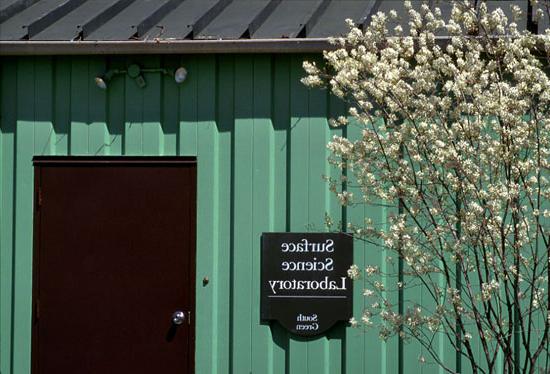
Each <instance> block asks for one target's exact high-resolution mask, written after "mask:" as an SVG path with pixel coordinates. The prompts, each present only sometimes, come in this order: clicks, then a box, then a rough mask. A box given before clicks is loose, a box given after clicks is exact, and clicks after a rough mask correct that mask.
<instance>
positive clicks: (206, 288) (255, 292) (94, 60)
mask: <svg viewBox="0 0 550 374" xmlns="http://www.w3.org/2000/svg"><path fill="white" fill-rule="evenodd" d="M305 58H309V59H310V58H318V56H317V57H315V56H297V55H247V56H244V55H243V56H241V55H218V56H214V55H201V56H185V57H180V56H152V57H151V56H150V57H143V56H129V57H113V56H107V57H103V56H91V57H40V58H38V57H37V58H30V57H28V58H4V59H2V61H1V62H0V64H1V77H0V83H1V92H0V95H1V103H0V104H1V106H0V108H1V111H2V113H1V117H0V118H1V122H0V209H1V211H0V281H1V283H0V371H1V373H2V374H28V373H29V371H30V333H31V330H30V317H31V284H32V283H31V282H32V218H33V211H32V209H33V175H32V164H31V159H32V156H34V155H40V154H56V155H66V154H72V155H95V154H97V155H159V156H161V155H192V156H197V160H198V182H197V183H198V201H197V208H198V210H197V278H196V281H195V287H196V311H195V316H194V322H195V325H196V332H197V334H196V352H195V360H196V372H197V373H201V374H202V373H220V374H225V373H235V374H240V373H258V374H263V373H271V374H281V373H287V374H307V373H309V374H317V373H326V374H329V373H330V374H332V373H335V374H338V373H348V374H355V373H357V374H359V373H398V363H399V360H398V358H399V354H400V353H399V351H398V349H399V348H398V347H399V346H398V342H397V340H392V341H389V342H388V343H385V344H384V343H381V342H380V341H379V339H378V337H377V334H376V332H375V331H367V332H363V331H362V330H358V329H351V328H349V327H347V325H346V324H345V323H341V324H340V325H338V326H336V327H335V328H334V329H332V330H331V331H330V332H329V333H328V334H327V335H326V336H322V337H319V338H315V339H302V338H297V337H294V336H291V335H290V334H288V333H287V332H286V331H285V330H284V329H282V328H281V327H280V326H279V325H278V324H276V323H273V324H267V323H264V322H262V321H260V318H259V292H260V287H259V286H260V285H259V279H260V273H259V269H260V235H261V233H262V232H265V231H311V230H320V231H324V230H326V228H325V226H324V217H325V213H329V214H330V215H332V216H333V218H334V221H335V223H336V222H338V221H340V220H343V221H344V222H345V221H346V220H354V221H356V222H357V221H359V220H361V219H362V218H363V217H365V216H369V217H371V218H372V219H373V220H374V221H375V222H378V223H379V224H383V223H384V221H385V217H386V215H387V213H388V212H389V210H390V209H389V208H385V207H380V206H367V207H356V208H352V209H342V208H341V207H340V206H339V204H338V203H337V201H336V199H335V198H334V196H332V194H331V193H329V191H328V188H327V185H326V184H325V183H324V182H323V180H322V176H323V175H331V176H333V177H337V176H338V173H339V172H338V171H337V170H335V169H332V168H331V167H330V166H329V165H328V164H327V162H326V158H327V156H328V151H327V149H326V143H327V142H328V141H329V139H330V138H331V137H332V136H333V135H335V134H344V135H347V136H350V137H357V136H360V130H359V128H358V127H352V126H350V128H349V129H347V130H342V129H331V128H329V127H328V125H327V117H328V116H330V115H338V114H341V113H343V112H344V111H345V106H344V105H343V104H342V103H341V102H339V101H337V100H335V99H334V98H331V97H329V96H328V95H327V93H326V91H319V90H315V91H310V90H308V89H307V88H305V87H304V86H303V85H302V84H301V83H300V82H299V79H300V78H301V77H302V76H303V75H304V72H303V70H302V68H301V62H302V60H303V59H305ZM130 63H139V64H141V65H142V66H144V67H150V68H156V67H166V68H175V67H178V66H180V65H182V66H185V67H186V69H187V70H188V77H187V79H186V81H185V82H184V83H182V84H180V85H177V84H176V83H175V82H174V81H173V78H172V77H170V76H166V75H162V74H161V73H158V72H153V73H145V75H144V77H145V79H146V81H147V86H146V87H145V88H140V87H138V86H137V85H136V82H135V81H134V80H133V79H131V78H129V77H128V76H126V75H125V74H120V75H117V76H115V77H114V78H113V79H112V80H111V81H109V82H108V89H107V90H100V89H99V88H98V87H96V85H95V84H94V77H95V76H97V75H100V74H102V73H103V72H104V71H105V70H106V69H109V68H114V69H124V68H125V67H126V66H127V65H128V64H130ZM354 258H355V261H356V262H357V263H358V264H359V265H360V266H363V265H364V264H365V263H370V264H378V265H379V266H382V267H384V266H387V261H386V257H385V254H384V253H383V252H380V251H379V250H377V249H376V248H375V247H374V246H372V245H367V244H365V243H361V242H356V243H355V253H354ZM204 278H208V282H207V283H203V279H204ZM388 282H390V281H389V280H388ZM388 284H389V283H388ZM362 291H363V287H362V286H361V285H360V284H359V283H357V284H356V285H355V291H354V294H355V304H354V311H355V315H356V316H357V315H360V313H361V311H362V309H363V307H364V305H365V304H364V303H365V302H366V301H365V300H364V298H363V296H362ZM418 297H420V296H418ZM395 302H396V303H397V300H395ZM396 305H397V304H396ZM443 348H444V347H443ZM451 353H452V352H451ZM405 354H406V355H409V351H407V350H405ZM417 356H418V354H417V352H414V351H412V353H411V354H410V360H411V361H412V360H414V359H416V360H417ZM405 357H408V356H405ZM415 365H416V364H415ZM415 365H412V363H411V366H410V368H414V370H416V369H417V368H419V367H418V366H415ZM420 370H424V372H426V373H428V372H429V373H433V372H435V371H433V370H425V369H422V368H420ZM405 371H406V372H410V371H407V370H405ZM419 372H420V371H419Z"/></svg>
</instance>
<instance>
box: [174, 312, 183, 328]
mask: <svg viewBox="0 0 550 374" xmlns="http://www.w3.org/2000/svg"><path fill="white" fill-rule="evenodd" d="M184 321H185V312H183V311H181V310H176V311H175V312H174V313H172V323H173V324H174V325H178V326H179V325H181V324H183V322H184Z"/></svg>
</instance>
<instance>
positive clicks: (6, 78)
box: [0, 59, 18, 373]
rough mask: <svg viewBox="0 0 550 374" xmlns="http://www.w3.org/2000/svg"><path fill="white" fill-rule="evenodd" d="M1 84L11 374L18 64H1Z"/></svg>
mask: <svg viewBox="0 0 550 374" xmlns="http://www.w3.org/2000/svg"><path fill="white" fill-rule="evenodd" d="M1 74H2V77H1V78H2V79H1V80H0V84H1V91H0V95H1V98H0V100H2V101H1V106H0V110H1V111H2V113H1V114H2V115H1V116H0V372H2V373H10V372H11V371H12V370H11V367H12V365H11V362H12V354H11V353H12V348H13V345H12V338H13V319H12V318H13V307H12V306H13V290H14V289H13V286H14V284H13V259H14V258H13V248H14V236H13V233H14V228H13V225H14V220H13V217H14V211H15V209H14V208H15V207H14V201H15V199H14V194H15V183H14V173H15V159H14V157H15V152H14V149H15V133H16V131H15V126H16V121H17V118H18V115H17V112H16V111H17V61H16V60H15V59H9V60H7V59H4V60H3V61H2V62H1Z"/></svg>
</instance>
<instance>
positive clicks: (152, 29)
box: [0, 0, 528, 54]
mask: <svg viewBox="0 0 550 374" xmlns="http://www.w3.org/2000/svg"><path fill="white" fill-rule="evenodd" d="M421 3H422V1H421V0H416V1H413V6H415V7H419V6H420V4H421ZM428 3H429V4H430V5H431V6H432V7H434V6H439V7H441V8H442V11H443V12H444V14H445V13H447V14H448V13H449V12H450V6H449V1H448V0H430V1H429V2H428ZM513 3H515V4H518V5H520V7H521V8H522V9H523V10H524V11H527V3H528V0H508V1H506V0H505V1H488V4H489V8H495V7H497V6H500V7H502V9H503V10H504V11H505V12H506V13H509V12H510V5H511V4H513ZM390 9H395V10H397V12H398V13H400V14H402V15H404V9H403V1H401V0H0V54H10V53H9V52H10V51H12V52H13V54H17V53H16V52H17V51H20V52H21V53H37V51H39V50H40V51H42V50H43V51H47V48H48V47H47V46H51V47H52V48H53V47H54V46H60V45H64V44H63V43H65V44H68V45H67V46H64V47H63V48H64V49H65V51H66V52H67V51H68V53H71V51H70V48H73V49H74V53H79V52H78V51H81V53H95V50H94V48H95V49H96V50H97V51H99V53H102V51H103V50H102V49H101V48H98V46H101V45H112V44H111V43H112V42H117V43H119V44H122V43H124V42H127V43H131V45H133V46H139V48H138V49H140V48H141V49H143V48H145V46H146V45H148V43H149V45H152V44H151V43H156V44H163V47H158V46H157V47H152V48H151V50H152V51H155V50H156V51H157V52H156V53H169V52H166V51H165V52H159V49H161V50H163V49H170V48H173V47H166V46H165V45H164V43H171V44H174V45H178V46H186V47H185V48H191V49H193V50H195V51H196V50H197V49H202V48H206V50H209V51H211V50H212V46H219V48H222V49H223V48H225V47H224V46H234V45H236V44H239V43H241V42H246V43H242V46H243V47H245V46H248V47H250V46H261V48H260V49H262V50H265V49H266V45H267V43H268V42H269V43H271V44H273V46H272V49H273V50H274V51H276V50H277V49H278V47H277V45H278V46H279V47H280V46H287V48H289V50H288V51H291V52H294V51H296V50H298V49H300V48H303V49H304V50H306V51H311V50H312V49H315V48H319V47H320V48H322V49H324V48H327V47H328V44H327V43H326V38H327V37H330V36H340V35H343V34H345V33H346V31H347V26H346V24H345V22H344V20H345V19H346V18H351V19H352V20H354V21H355V22H356V23H357V24H359V25H361V26H362V27H365V26H366V24H368V22H369V21H370V19H371V17H372V15H373V14H375V13H376V12H377V11H379V10H381V11H388V10H390ZM526 25H527V21H525V24H521V25H519V27H520V28H521V29H525V28H526ZM403 27H404V28H407V25H406V22H404V23H403ZM211 41H217V42H215V43H214V42H211ZM254 41H256V42H257V43H255V42H254ZM226 42H227V43H226ZM235 43H236V44H235ZM197 44H203V46H198V45H197ZM90 46H94V47H93V48H92V47H90ZM216 48H218V47H216ZM128 49H131V47H123V48H121V50H128ZM145 49H146V48H145ZM33 51H34V52H33ZM84 51H86V52H84ZM221 51H222V52H223V50H221ZM243 52H246V51H243ZM105 53H107V52H105ZM109 53H116V51H112V50H111V51H110V52H109ZM121 53H124V52H121ZM126 53H129V52H126ZM149 53H153V52H149ZM173 53H176V52H173ZM180 53H181V51H180Z"/></svg>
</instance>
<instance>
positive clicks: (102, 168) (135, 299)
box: [33, 157, 196, 374]
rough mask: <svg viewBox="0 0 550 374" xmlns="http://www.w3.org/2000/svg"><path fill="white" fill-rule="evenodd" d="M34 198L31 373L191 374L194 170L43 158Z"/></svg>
mask: <svg viewBox="0 0 550 374" xmlns="http://www.w3.org/2000/svg"><path fill="white" fill-rule="evenodd" d="M35 189H36V202H35V233H34V235H35V255H34V269H35V271H34V296H33V300H34V313H33V374H75V373H79V374H84V373H94V374H99V373H101V374H103V373H132V374H139V373H147V374H151V373H178V374H183V373H192V372H193V357H194V319H195V318H194V309H195V308H194V302H195V295H194V285H195V274H194V269H195V209H196V208H195V196H196V163H195V162H194V160H192V159H189V158H156V159H155V158H88V157H65V158H36V159H35ZM177 311H181V312H183V313H184V316H183V317H184V318H176V319H175V320H174V321H173V318H172V317H173V313H175V312H177ZM179 317H181V313H180V314H179ZM174 322H176V323H174Z"/></svg>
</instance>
